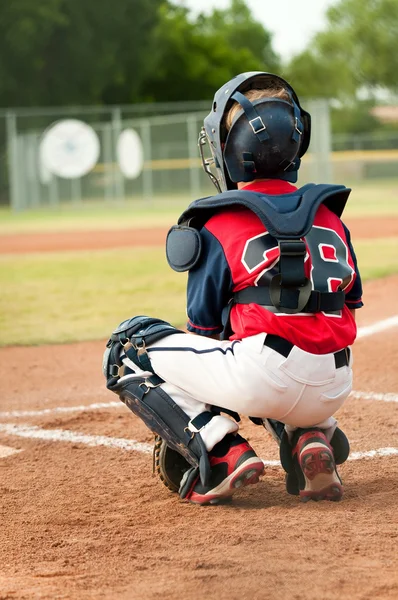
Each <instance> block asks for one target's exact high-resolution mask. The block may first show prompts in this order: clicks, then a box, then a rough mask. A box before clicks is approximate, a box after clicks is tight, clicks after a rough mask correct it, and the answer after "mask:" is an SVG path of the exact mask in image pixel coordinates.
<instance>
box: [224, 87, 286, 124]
mask: <svg viewBox="0 0 398 600" xmlns="http://www.w3.org/2000/svg"><path fill="white" fill-rule="evenodd" d="M243 95H244V96H246V98H247V99H248V100H250V102H253V101H254V100H259V99H260V98H279V99H281V100H286V101H287V102H289V104H291V103H292V100H291V97H290V95H289V93H288V92H287V91H286V90H285V88H283V87H276V86H275V87H269V88H264V89H258V88H253V89H251V90H248V91H247V92H245V93H244V94H243ZM240 110H242V107H241V105H240V104H239V103H238V102H235V103H234V104H233V105H232V107H231V109H230V111H229V112H228V113H227V116H226V117H225V127H226V129H227V131H229V130H230V129H231V126H232V122H233V120H234V118H235V115H236V114H237V113H238V112H239V111H240Z"/></svg>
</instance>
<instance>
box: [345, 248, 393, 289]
mask: <svg viewBox="0 0 398 600" xmlns="http://www.w3.org/2000/svg"><path fill="white" fill-rule="evenodd" d="M354 247H355V254H356V256H357V259H358V267H359V270H360V273H361V278H362V280H363V281H368V280H369V279H379V278H380V277H386V276H387V275H392V274H397V273H398V238H386V239H375V240H357V241H355V240H354Z"/></svg>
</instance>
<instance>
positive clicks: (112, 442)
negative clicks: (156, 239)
mask: <svg viewBox="0 0 398 600" xmlns="http://www.w3.org/2000/svg"><path fill="white" fill-rule="evenodd" d="M0 433H4V434H5V435H9V436H16V437H21V438H26V439H35V440H43V441H46V442H69V443H72V444H83V445H85V446H90V447H97V446H105V447H107V448H115V449H118V450H125V451H128V452H131V451H135V452H141V453H144V454H151V453H152V451H153V448H152V446H151V445H150V444H143V443H141V442H137V441H136V440H128V439H125V438H114V437H107V436H105V435H87V434H83V433H77V432H75V431H69V430H64V429H42V428H40V427H36V426H33V425H32V426H31V425H15V424H13V423H8V424H0ZM390 456H398V448H390V447H387V448H378V449H376V450H369V451H365V452H352V453H351V454H350V456H349V458H348V460H361V459H365V458H384V457H390ZM262 460H263V463H264V465H266V466H270V467H276V466H280V461H279V460H264V459H262Z"/></svg>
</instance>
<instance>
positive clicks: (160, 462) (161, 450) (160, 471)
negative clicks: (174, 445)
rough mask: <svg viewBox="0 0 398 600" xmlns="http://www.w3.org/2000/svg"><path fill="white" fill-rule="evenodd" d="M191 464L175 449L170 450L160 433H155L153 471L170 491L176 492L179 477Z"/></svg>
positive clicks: (178, 487)
mask: <svg viewBox="0 0 398 600" xmlns="http://www.w3.org/2000/svg"><path fill="white" fill-rule="evenodd" d="M191 468H192V465H190V464H189V462H188V461H187V460H185V458H184V457H183V456H182V455H181V454H179V453H178V452H177V451H176V450H172V449H171V448H169V446H168V445H167V444H166V442H165V441H164V439H163V438H161V437H160V435H155V446H154V448H153V472H154V473H157V475H159V478H160V480H161V481H162V482H163V484H164V485H165V486H166V487H167V488H168V489H169V490H171V491H172V492H178V490H179V489H180V483H181V479H182V477H183V475H184V473H185V472H186V471H188V469H191Z"/></svg>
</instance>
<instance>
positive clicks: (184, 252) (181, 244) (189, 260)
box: [166, 225, 202, 273]
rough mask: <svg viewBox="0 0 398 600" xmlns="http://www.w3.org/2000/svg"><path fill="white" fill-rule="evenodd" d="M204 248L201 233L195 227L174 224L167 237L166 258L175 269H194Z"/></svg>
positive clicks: (179, 270)
mask: <svg viewBox="0 0 398 600" xmlns="http://www.w3.org/2000/svg"><path fill="white" fill-rule="evenodd" d="M201 250H202V241H201V237H200V233H199V231H198V230H197V229H194V228H193V227H187V226H185V225H174V226H173V227H172V228H171V229H170V231H169V232H168V234H167V238H166V258H167V262H168V263H169V265H170V267H171V268H172V269H174V271H178V272H180V273H181V272H183V271H189V269H192V268H193V267H194V266H195V265H196V263H197V262H198V260H199V257H200V253H201Z"/></svg>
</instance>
